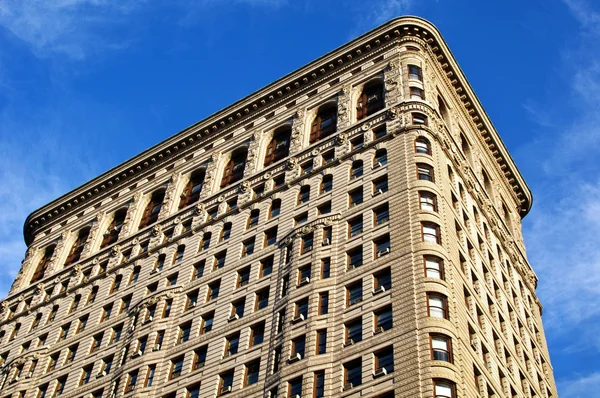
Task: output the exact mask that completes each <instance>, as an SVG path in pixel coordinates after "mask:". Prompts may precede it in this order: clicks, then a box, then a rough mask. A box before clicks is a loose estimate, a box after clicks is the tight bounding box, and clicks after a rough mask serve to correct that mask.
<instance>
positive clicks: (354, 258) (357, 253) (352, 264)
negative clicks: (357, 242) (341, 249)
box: [346, 246, 363, 270]
mask: <svg viewBox="0 0 600 398" xmlns="http://www.w3.org/2000/svg"><path fill="white" fill-rule="evenodd" d="M346 258H347V263H348V269H349V270H351V269H353V268H357V267H360V266H361V265H363V255H362V246H358V247H356V248H354V249H352V250H350V251H348V252H347V253H346Z"/></svg>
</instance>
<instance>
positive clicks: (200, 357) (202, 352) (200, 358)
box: [192, 346, 208, 370]
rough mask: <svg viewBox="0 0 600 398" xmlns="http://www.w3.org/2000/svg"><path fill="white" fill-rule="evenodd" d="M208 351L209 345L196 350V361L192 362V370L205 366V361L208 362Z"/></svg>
mask: <svg viewBox="0 0 600 398" xmlns="http://www.w3.org/2000/svg"><path fill="white" fill-rule="evenodd" d="M207 351H208V346H203V347H200V348H196V349H195V350H194V361H193V362H192V370H196V369H200V368H201V367H203V366H204V363H205V362H206V353H207Z"/></svg>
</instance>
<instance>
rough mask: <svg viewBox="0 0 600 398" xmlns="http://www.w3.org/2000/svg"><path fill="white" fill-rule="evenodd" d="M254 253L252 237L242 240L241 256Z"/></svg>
mask: <svg viewBox="0 0 600 398" xmlns="http://www.w3.org/2000/svg"><path fill="white" fill-rule="evenodd" d="M252 253H254V237H252V238H250V239H248V240H245V241H244V242H242V257H244V256H249V255H251V254H252Z"/></svg>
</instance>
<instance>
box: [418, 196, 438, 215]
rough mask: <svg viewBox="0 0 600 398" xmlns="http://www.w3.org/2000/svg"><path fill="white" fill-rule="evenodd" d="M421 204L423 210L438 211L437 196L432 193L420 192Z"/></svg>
mask: <svg viewBox="0 0 600 398" xmlns="http://www.w3.org/2000/svg"><path fill="white" fill-rule="evenodd" d="M419 203H420V206H421V210H427V211H437V199H436V196H435V195H434V194H432V193H430V192H425V191H421V192H419Z"/></svg>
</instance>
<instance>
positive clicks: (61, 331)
mask: <svg viewBox="0 0 600 398" xmlns="http://www.w3.org/2000/svg"><path fill="white" fill-rule="evenodd" d="M531 200H532V198H531V192H530V191H529V189H528V187H527V185H526V184H525V182H524V180H523V178H522V176H521V175H520V174H519V171H518V170H517V168H516V166H515V164H514V163H513V161H512V159H511V157H510V155H509V153H508V152H507V150H506V148H505V147H504V145H503V143H502V141H501V139H500V137H499V136H498V133H497V132H496V131H495V130H494V127H493V125H492V123H491V122H490V120H489V119H488V117H487V115H486V113H485V111H484V110H483V108H482V107H481V104H480V103H479V101H478V100H477V97H476V96H475V94H474V93H473V90H472V89H471V87H470V86H469V84H468V82H467V80H466V78H465V76H464V75H463V73H462V71H461V70H460V68H459V67H458V65H457V63H456V61H455V60H454V58H453V57H452V54H451V53H450V50H449V49H448V47H447V45H446V43H445V42H444V40H443V39H442V37H441V35H440V33H439V32H438V31H437V30H436V28H435V27H434V26H432V25H431V24H430V23H428V22H426V21H424V20H422V19H419V18H414V17H404V18H398V19H395V20H393V21H390V22H388V23H386V24H385V25H382V26H380V27H378V28H376V29H375V30H373V31H371V32H369V33H367V34H365V35H363V36H361V37H359V38H357V39H356V40H353V41H352V42H350V43H348V44H346V45H344V46H342V47H340V48H339V49H337V50H335V51H333V52H331V53H329V54H327V55H325V56H323V57H321V58H319V59H317V60H316V61H314V62H312V63H310V64H308V65H307V66H304V67H302V68H301V69H299V70H297V71H295V72H293V73H291V74H289V75H287V76H285V77H283V78H282V79H280V80H278V81H276V82H274V83H272V84H270V85H269V86H267V87H265V88H263V89H261V90H260V91H258V92H256V93H254V94H252V95H250V96H248V97H246V98H245V99H243V100H241V101H239V102H237V103H235V104H233V105H231V106H230V107H228V108H226V109H224V110H222V111H221V112H219V113H217V114H215V115H213V116H211V117H210V118H208V119H206V120H203V121H201V122H199V123H197V124H195V125H193V126H191V127H189V128H187V129H185V130H183V131H181V132H179V133H177V134H176V135H174V136H173V137H171V138H169V139H167V140H166V141H164V142H162V143H160V144H158V145H156V146H154V147H152V148H150V149H149V150H147V151H145V152H143V153H141V154H139V155H137V156H136V157H134V158H133V159H130V160H128V161H127V162H125V163H123V164H121V165H119V166H117V167H115V168H114V169H112V170H109V171H108V172H106V173H104V174H102V175H100V176H99V177H97V178H95V179H94V180H92V181H90V182H88V183H86V184H85V185H83V186H81V187H79V188H77V189H75V190H74V191H72V192H69V193H67V194H65V195H64V196H62V197H60V198H58V199H57V200H55V201H53V202H51V203H49V204H47V205H46V206H44V207H43V208H41V209H39V210H37V211H35V212H34V213H32V214H31V215H30V216H29V217H28V218H27V220H26V223H25V229H24V234H25V240H26V243H27V245H28V250H27V254H26V256H25V259H24V261H23V264H22V268H21V271H20V273H19V274H18V276H17V278H16V280H15V282H14V284H13V286H12V289H11V291H10V294H9V296H8V297H7V298H6V299H4V300H3V301H2V303H1V309H2V312H1V318H0V320H1V321H0V328H1V332H0V336H1V342H0V361H1V362H2V368H1V379H0V383H1V384H0V396H1V397H26V398H34V397H37V398H42V397H54V396H56V395H64V396H65V397H77V398H79V397H86V398H87V397H106V398H108V397H138V396H139V397H150V396H151V397H163V398H183V397H190V398H196V397H217V396H223V395H226V394H228V395H229V396H231V397H275V396H277V397H359V396H360V397H363V396H364V397H379V398H382V397H407V398H408V397H410V398H414V397H423V398H429V397H437V398H448V397H451V398H457V397H461V398H462V397H520V398H521V397H528V398H531V397H546V398H547V397H557V392H556V387H555V383H554V379H553V374H552V367H551V365H550V358H549V355H548V349H547V346H546V341H545V337H544V331H543V327H542V321H541V304H540V302H539V300H538V298H537V297H536V294H535V286H536V281H537V278H536V276H535V274H534V272H533V271H532V269H531V267H530V265H529V264H528V262H527V258H526V256H525V247H524V244H523V239H522V236H521V218H522V217H524V216H525V215H526V214H527V212H528V211H529V209H530V206H531Z"/></svg>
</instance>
